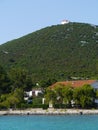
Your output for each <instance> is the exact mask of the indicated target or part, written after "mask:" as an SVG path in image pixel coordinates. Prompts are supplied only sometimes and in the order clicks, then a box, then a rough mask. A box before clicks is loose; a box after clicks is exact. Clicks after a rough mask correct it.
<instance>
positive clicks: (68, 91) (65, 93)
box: [62, 86, 73, 106]
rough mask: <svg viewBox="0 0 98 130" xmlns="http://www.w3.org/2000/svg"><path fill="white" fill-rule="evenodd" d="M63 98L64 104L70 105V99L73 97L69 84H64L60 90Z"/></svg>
mask: <svg viewBox="0 0 98 130" xmlns="http://www.w3.org/2000/svg"><path fill="white" fill-rule="evenodd" d="M62 94H63V100H64V103H65V104H68V106H71V101H72V99H73V89H72V88H71V87H70V86H65V87H64V88H63V90H62Z"/></svg>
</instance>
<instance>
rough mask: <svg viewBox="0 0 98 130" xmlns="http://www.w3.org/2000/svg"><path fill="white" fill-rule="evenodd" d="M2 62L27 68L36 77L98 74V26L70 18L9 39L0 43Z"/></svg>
mask: <svg viewBox="0 0 98 130" xmlns="http://www.w3.org/2000/svg"><path fill="white" fill-rule="evenodd" d="M0 64H1V65H2V66H3V67H4V68H5V69H7V70H10V68H12V67H18V68H21V67H22V68H26V69H27V70H29V72H30V74H32V76H33V79H34V80H35V81H38V80H41V79H48V78H55V79H57V80H65V79H67V78H69V77H84V78H87V77H89V78H91V77H98V26H94V25H90V24H84V23H71V22H70V23H69V24H65V25H55V26H51V27H46V28H44V29H41V30H39V31H36V32H33V33H31V34H28V35H26V36H24V37H21V38H19V39H16V40H13V41H10V42H7V43H5V44H2V45H1V46H0Z"/></svg>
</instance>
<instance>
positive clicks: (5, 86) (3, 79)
mask: <svg viewBox="0 0 98 130" xmlns="http://www.w3.org/2000/svg"><path fill="white" fill-rule="evenodd" d="M10 90H11V88H10V80H9V78H8V75H7V73H6V71H4V69H3V67H2V66H0V94H5V93H9V92H10Z"/></svg>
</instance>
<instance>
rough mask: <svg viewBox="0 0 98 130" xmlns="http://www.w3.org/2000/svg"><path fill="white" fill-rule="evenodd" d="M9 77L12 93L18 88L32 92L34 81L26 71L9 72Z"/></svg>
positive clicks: (12, 70) (15, 69)
mask: <svg viewBox="0 0 98 130" xmlns="http://www.w3.org/2000/svg"><path fill="white" fill-rule="evenodd" d="M9 77H10V80H11V82H12V91H14V90H15V89H16V88H22V89H23V90H31V88H32V85H33V84H32V80H31V77H30V76H29V75H28V72H27V71H26V70H25V69H20V68H13V69H11V70H10V72H9Z"/></svg>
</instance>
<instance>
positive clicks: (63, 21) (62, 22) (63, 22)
mask: <svg viewBox="0 0 98 130" xmlns="http://www.w3.org/2000/svg"><path fill="white" fill-rule="evenodd" d="M68 23H69V20H62V21H61V24H68Z"/></svg>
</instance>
